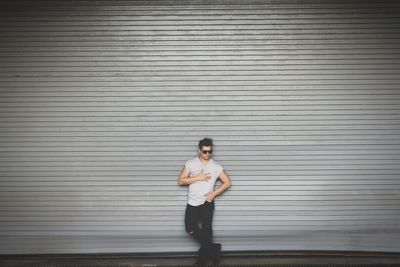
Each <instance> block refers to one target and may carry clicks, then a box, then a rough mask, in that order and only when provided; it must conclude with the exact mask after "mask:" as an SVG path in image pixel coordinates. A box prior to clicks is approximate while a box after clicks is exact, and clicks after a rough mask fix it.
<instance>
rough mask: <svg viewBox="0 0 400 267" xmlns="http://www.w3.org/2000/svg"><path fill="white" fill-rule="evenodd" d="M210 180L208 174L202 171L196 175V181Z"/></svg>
mask: <svg viewBox="0 0 400 267" xmlns="http://www.w3.org/2000/svg"><path fill="white" fill-rule="evenodd" d="M210 179H211V175H210V174H209V173H206V172H204V171H202V172H201V173H200V174H199V175H197V180H198V181H205V182H208V181H209V180H210Z"/></svg>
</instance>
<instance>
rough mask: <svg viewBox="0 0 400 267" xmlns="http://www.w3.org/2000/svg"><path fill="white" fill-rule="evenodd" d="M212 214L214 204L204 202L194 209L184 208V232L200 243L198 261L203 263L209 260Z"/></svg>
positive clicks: (188, 206)
mask: <svg viewBox="0 0 400 267" xmlns="http://www.w3.org/2000/svg"><path fill="white" fill-rule="evenodd" d="M213 214H214V202H211V203H209V202H206V203H204V204H203V205H200V206H196V207H194V206H190V205H187V207H186V212H185V227H186V231H187V232H188V233H189V234H190V235H191V236H193V237H194V238H196V240H197V241H198V242H199V243H200V246H201V247H200V249H199V260H200V261H203V262H206V261H207V260H208V259H210V251H211V249H212V219H213Z"/></svg>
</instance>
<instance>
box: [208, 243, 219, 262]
mask: <svg viewBox="0 0 400 267" xmlns="http://www.w3.org/2000/svg"><path fill="white" fill-rule="evenodd" d="M210 255H211V261H212V263H213V265H214V266H218V265H219V262H220V260H221V244H218V243H214V244H212V246H211V252H210Z"/></svg>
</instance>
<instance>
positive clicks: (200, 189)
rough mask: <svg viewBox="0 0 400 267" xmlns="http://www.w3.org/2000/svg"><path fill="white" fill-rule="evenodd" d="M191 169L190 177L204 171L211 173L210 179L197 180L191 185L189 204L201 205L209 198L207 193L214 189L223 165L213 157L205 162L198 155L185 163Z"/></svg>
mask: <svg viewBox="0 0 400 267" xmlns="http://www.w3.org/2000/svg"><path fill="white" fill-rule="evenodd" d="M185 167H186V169H187V170H188V171H189V173H190V174H189V177H192V176H196V175H198V174H200V172H202V171H204V172H205V173H209V174H210V175H211V178H210V180H208V181H207V182H206V181H197V182H195V183H193V184H190V185H189V195H188V204H189V205H191V206H200V205H202V204H204V202H206V200H207V196H205V195H206V194H207V193H209V192H211V191H213V190H214V186H215V182H216V181H217V179H218V177H219V175H220V174H221V172H222V170H223V168H222V166H221V165H220V164H219V163H218V162H216V161H215V160H213V159H210V160H209V161H208V163H207V164H205V163H203V162H202V161H201V160H200V159H199V158H198V157H196V158H194V159H191V160H188V161H187V162H186V164H185Z"/></svg>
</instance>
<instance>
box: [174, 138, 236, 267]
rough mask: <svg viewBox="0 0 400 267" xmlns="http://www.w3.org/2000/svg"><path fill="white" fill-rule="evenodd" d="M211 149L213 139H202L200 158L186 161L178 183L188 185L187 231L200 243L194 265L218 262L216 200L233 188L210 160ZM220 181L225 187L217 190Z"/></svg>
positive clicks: (219, 250) (218, 166) (216, 165)
mask: <svg viewBox="0 0 400 267" xmlns="http://www.w3.org/2000/svg"><path fill="white" fill-rule="evenodd" d="M212 148H213V140H212V139H211V138H204V139H203V140H200V142H199V150H198V154H199V155H198V157H196V158H194V159H191V160H188V161H187V162H186V164H185V166H184V168H183V170H182V172H181V174H180V176H179V181H178V183H179V185H188V186H189V194H188V204H187V206H186V212H185V228H186V231H187V232H188V233H189V234H190V235H191V236H193V237H194V238H195V239H196V240H197V241H198V242H199V243H200V249H199V255H198V258H197V261H196V263H195V266H205V265H206V264H207V261H208V260H212V262H213V264H215V265H218V263H219V259H220V253H221V244H215V243H212V219H213V213H214V199H215V198H216V197H217V196H218V195H220V194H222V193H223V192H224V191H225V190H227V189H228V188H229V187H230V186H231V182H230V179H229V176H228V174H226V172H225V171H224V169H223V168H222V166H221V165H220V164H219V163H218V162H216V161H214V160H213V159H211V155H212V152H213V150H212ZM218 178H219V179H220V180H221V182H222V184H221V186H219V187H218V188H216V189H215V190H214V186H215V182H216V181H217V179H218Z"/></svg>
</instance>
